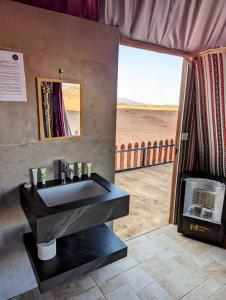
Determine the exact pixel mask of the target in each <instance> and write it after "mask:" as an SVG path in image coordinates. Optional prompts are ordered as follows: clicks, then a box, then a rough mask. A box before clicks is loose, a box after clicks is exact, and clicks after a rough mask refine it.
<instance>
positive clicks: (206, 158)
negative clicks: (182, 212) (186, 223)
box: [174, 53, 226, 222]
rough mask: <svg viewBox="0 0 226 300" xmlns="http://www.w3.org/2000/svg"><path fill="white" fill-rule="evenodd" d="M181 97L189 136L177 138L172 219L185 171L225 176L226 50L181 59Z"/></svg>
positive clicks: (185, 127) (175, 219)
mask: <svg viewBox="0 0 226 300" xmlns="http://www.w3.org/2000/svg"><path fill="white" fill-rule="evenodd" d="M181 100H182V102H183V115H182V122H181V132H182V133H183V132H184V133H188V140H187V141H183V140H182V138H180V142H179V153H178V159H177V162H178V167H177V184H176V190H175V214H174V221H175V222H177V211H178V207H179V203H180V191H181V175H182V174H183V173H184V172H186V171H200V172H202V173H204V174H206V175H214V176H220V177H225V176H226V130H225V125H226V115H225V113H226V53H214V54H206V55H202V56H199V57H196V58H194V59H193V60H184V65H183V72H182V83H181Z"/></svg>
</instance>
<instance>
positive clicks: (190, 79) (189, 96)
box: [171, 59, 198, 223]
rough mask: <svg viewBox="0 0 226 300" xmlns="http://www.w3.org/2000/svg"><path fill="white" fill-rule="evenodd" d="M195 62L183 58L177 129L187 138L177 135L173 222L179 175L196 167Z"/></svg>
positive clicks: (177, 204) (178, 195)
mask: <svg viewBox="0 0 226 300" xmlns="http://www.w3.org/2000/svg"><path fill="white" fill-rule="evenodd" d="M195 96H196V95H195V64H194V63H193V62H192V61H191V60H187V59H185V60H184V62H183V69H182V78H181V91H180V102H181V103H183V108H182V116H178V117H181V122H180V124H179V127H180V128H178V130H179V132H182V133H188V140H186V141H182V139H181V136H179V137H178V140H179V141H178V145H177V148H178V149H179V152H178V153H177V157H178V159H177V168H176V170H174V171H176V173H177V175H176V188H175V203H174V212H175V213H174V222H175V223H177V211H178V208H179V202H180V190H181V185H180V183H181V175H182V174H183V173H184V172H185V171H192V170H195V169H197V167H198V164H197V151H196V148H197V138H196V137H197V134H196V131H197V126H196V124H197V123H196V102H195ZM171 217H172V215H171Z"/></svg>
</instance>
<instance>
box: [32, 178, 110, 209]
mask: <svg viewBox="0 0 226 300" xmlns="http://www.w3.org/2000/svg"><path fill="white" fill-rule="evenodd" d="M108 192H109V191H108V190H107V189H105V188H104V187H102V186H101V185H99V184H98V183H97V182H95V181H94V180H86V181H80V182H74V183H70V184H64V185H58V186H53V187H50V188H44V189H40V190H38V194H39V196H41V198H42V200H43V201H44V203H45V204H46V206H48V207H52V206H57V205H61V204H65V203H69V202H73V201H77V200H81V199H86V198H90V197H94V196H100V195H103V194H106V193H108Z"/></svg>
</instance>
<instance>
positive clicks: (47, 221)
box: [20, 173, 129, 243]
mask: <svg viewBox="0 0 226 300" xmlns="http://www.w3.org/2000/svg"><path fill="white" fill-rule="evenodd" d="M87 180H93V181H95V182H96V183H98V184H99V185H100V186H102V187H103V188H105V189H106V190H107V191H106V193H104V194H102V195H98V196H94V197H89V198H85V199H79V200H76V201H73V202H69V203H64V204H60V205H56V206H52V207H49V206H47V205H46V204H45V203H44V201H43V200H42V198H41V197H40V195H39V194H38V191H40V190H41V189H47V188H51V187H56V186H61V185H62V184H61V183H60V181H59V180H51V181H47V182H46V184H45V185H44V186H43V185H42V184H39V185H38V186H37V187H34V186H32V187H31V188H30V189H26V188H24V186H23V185H21V186H20V198H21V205H22V208H23V210H24V212H25V214H26V217H27V219H28V221H29V224H30V226H31V229H32V231H33V235H34V237H35V239H36V241H37V242H38V243H40V242H46V241H49V240H51V239H53V238H59V237H63V236H66V235H70V234H72V233H75V232H79V231H81V230H85V229H88V228H91V227H94V226H97V225H99V224H103V223H105V222H107V221H110V220H113V219H117V218H120V217H123V216H125V215H128V213H129V194H128V193H126V192H124V191H123V190H121V189H120V188H119V187H117V186H116V185H114V184H113V183H111V182H109V181H107V180H106V179H104V178H103V177H101V176H100V175H98V174H96V173H92V174H91V177H90V178H87V177H86V176H84V177H83V178H82V179H81V180H78V179H77V178H74V179H73V180H71V181H70V182H68V183H67V184H73V183H77V182H84V181H87Z"/></svg>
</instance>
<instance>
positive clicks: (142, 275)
mask: <svg viewBox="0 0 226 300" xmlns="http://www.w3.org/2000/svg"><path fill="white" fill-rule="evenodd" d="M121 276H122V278H123V279H125V280H126V282H127V283H128V284H129V285H130V287H131V288H132V289H133V290H134V291H136V292H137V291H139V290H140V289H143V288H144V287H146V286H147V285H149V284H150V283H152V282H154V279H153V278H152V277H151V276H150V275H149V274H148V273H147V272H146V271H144V270H143V269H142V268H141V267H140V266H136V267H134V268H132V269H129V270H128V271H126V272H124V273H122V275H121Z"/></svg>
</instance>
